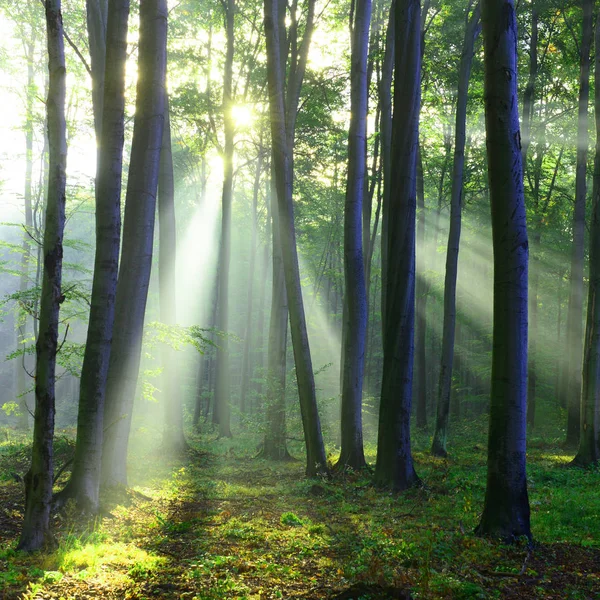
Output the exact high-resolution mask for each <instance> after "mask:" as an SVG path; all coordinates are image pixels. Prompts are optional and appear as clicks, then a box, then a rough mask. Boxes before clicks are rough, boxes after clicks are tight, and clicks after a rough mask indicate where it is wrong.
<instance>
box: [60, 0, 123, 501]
mask: <svg viewBox="0 0 600 600" xmlns="http://www.w3.org/2000/svg"><path fill="white" fill-rule="evenodd" d="M128 19H129V0H110V12H109V16H108V22H107V31H106V35H107V45H106V64H107V65H108V68H107V70H106V74H105V78H104V79H105V85H104V99H103V103H102V105H103V115H102V118H101V123H102V131H101V136H100V145H99V151H98V164H97V168H96V254H95V259H94V277H93V282H92V297H91V307H90V319H89V325H88V331H87V338H86V345H85V351H84V356H83V366H82V370H81V386H80V391H79V411H78V415H77V440H76V444H75V458H74V461H73V469H72V473H71V478H70V480H69V483H68V484H67V486H66V488H65V489H64V490H63V491H62V492H61V494H60V501H61V502H62V501H63V500H65V499H67V498H70V497H73V498H75V499H76V501H77V503H78V504H79V505H80V506H81V507H83V508H85V509H88V510H91V511H96V510H97V508H98V494H99V486H100V461H101V458H102V444H103V437H104V435H103V420H104V402H105V394H106V381H107V375H108V368H109V360H110V354H111V344H112V339H113V324H114V319H115V296H116V288H117V273H118V265H119V247H120V233H121V176H122V170H123V138H124V131H125V123H124V116H125V62H126V60H127V24H128Z"/></svg>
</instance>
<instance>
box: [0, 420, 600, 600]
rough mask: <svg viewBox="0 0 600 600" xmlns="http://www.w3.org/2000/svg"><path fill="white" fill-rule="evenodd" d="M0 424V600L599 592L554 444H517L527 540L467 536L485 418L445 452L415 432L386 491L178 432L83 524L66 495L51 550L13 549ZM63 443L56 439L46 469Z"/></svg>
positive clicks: (478, 499) (596, 513)
mask: <svg viewBox="0 0 600 600" xmlns="http://www.w3.org/2000/svg"><path fill="white" fill-rule="evenodd" d="M0 434H1V435H2V438H1V439H0V597H1V598H2V599H5V600H11V599H16V598H23V599H50V598H52V599H57V600H58V599H61V598H64V599H80V600H84V599H96V598H107V599H114V600H122V599H126V598H130V599H150V598H165V599H175V598H177V599H189V600H213V599H214V600H217V599H224V598H239V599H256V600H259V599H260V600H267V599H274V598H290V599H292V598H298V599H300V598H303V599H330V600H334V599H337V600H350V599H351V598H352V599H354V600H359V599H360V600H367V599H369V598H371V599H386V598H457V599H462V598H513V599H516V598H556V599H559V598H560V599H564V598H573V599H576V598H600V493H599V492H598V491H599V490H600V470H598V469H592V470H587V471H584V470H578V469H573V468H568V466H567V465H568V462H569V459H570V458H571V457H572V455H570V454H568V453H565V451H564V450H563V449H562V448H561V446H560V443H559V440H558V439H555V440H552V439H542V438H541V437H534V438H533V439H531V440H530V443H529V452H528V459H529V464H528V473H529V493H530V501H531V509H532V528H533V533H534V537H535V540H536V543H535V545H534V546H533V548H529V547H528V546H527V544H525V543H517V544H515V545H503V544H500V543H498V542H494V541H490V540H486V539H480V538H477V537H475V536H474V535H473V529H474V527H475V526H476V524H477V519H478V515H479V513H480V511H481V508H482V503H483V494H484V489H485V462H486V451H485V441H484V440H485V426H484V425H483V423H478V424H475V425H474V424H473V423H469V424H467V423H465V424H462V425H461V424H458V425H456V426H454V427H453V430H452V442H453V444H452V446H451V447H450V451H451V452H452V454H451V457H450V458H449V459H445V460H441V459H434V458H432V457H431V456H430V455H429V453H428V445H429V438H428V437H427V436H425V435H424V434H416V436H415V453H414V454H415V461H416V467H417V470H418V473H419V475H420V476H421V478H422V479H423V482H424V485H423V487H420V488H417V489H414V490H411V491H409V492H407V493H404V494H399V495H392V494H390V493H388V492H385V491H381V490H378V489H376V488H373V487H372V486H371V485H370V481H369V474H368V473H345V474H343V475H337V476H335V477H334V478H332V479H319V480H314V479H313V480H308V479H306V478H305V477H304V465H303V463H302V462H300V461H298V462H288V463H284V464H274V463H269V462H266V461H264V460H262V459H257V458H255V455H256V443H257V441H256V440H257V438H256V437H249V436H244V435H242V434H240V435H239V436H237V437H235V438H234V439H232V440H217V441H215V440H214V437H215V436H214V435H213V436H212V437H209V436H204V437H202V438H197V439H192V440H191V442H190V443H191V445H192V449H191V450H190V452H189V453H188V455H187V456H186V457H185V458H184V459H181V460H179V461H172V462H170V463H168V464H166V463H165V462H164V456H162V455H161V454H160V453H159V452H157V451H156V450H154V451H148V450H146V451H138V452H137V454H136V453H134V454H133V456H132V459H131V461H130V466H131V471H132V474H131V485H132V488H131V489H130V490H129V491H128V492H127V494H126V495H124V496H123V497H122V498H121V499H120V500H119V502H117V503H116V502H114V501H113V502H112V503H109V502H108V500H105V503H104V512H103V516H102V517H98V518H96V520H94V521H90V520H89V519H86V518H85V516H83V515H80V514H78V513H77V511H76V509H75V507H74V506H71V505H67V509H66V510H65V512H64V513H62V514H60V515H56V516H54V518H53V526H54V532H55V537H56V540H57V544H58V546H57V548H55V549H53V550H52V551H48V552H46V553H39V554H34V555H31V556H29V555H25V554H22V553H19V552H16V551H15V550H14V548H15V547H16V542H17V539H18V535H19V531H20V527H21V521H22V516H23V490H22V485H21V484H19V483H17V482H16V481H15V480H14V479H13V478H12V476H11V472H16V473H21V474H22V473H24V471H25V470H26V468H27V462H28V457H29V447H28V446H27V445H26V443H25V442H24V441H23V439H22V437H20V436H19V435H18V434H16V433H15V432H14V431H12V430H8V429H3V430H0ZM455 440H460V441H459V442H455ZM368 450H369V448H368ZM370 450H371V451H372V448H371V449H370ZM72 452H73V442H72V439H71V438H70V437H69V435H68V432H65V433H61V434H60V435H59V436H58V438H57V443H56V461H57V465H58V466H60V465H61V464H63V463H64V462H66V460H67V459H68V458H70V456H71V455H72ZM368 459H369V460H374V455H373V454H372V452H371V453H368ZM65 475H66V474H65ZM65 475H63V479H64V476H65ZM59 484H60V481H59Z"/></svg>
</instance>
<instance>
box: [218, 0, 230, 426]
mask: <svg viewBox="0 0 600 600" xmlns="http://www.w3.org/2000/svg"><path fill="white" fill-rule="evenodd" d="M223 6H224V8H225V30H226V34H227V50H226V54H225V71H224V75H223V123H224V130H225V147H224V149H223V195H222V201H221V206H222V216H221V245H220V246H219V309H218V312H217V328H218V329H220V330H221V331H222V332H223V333H224V334H226V335H224V336H223V337H222V338H221V339H220V340H219V343H218V348H217V362H216V385H215V404H214V408H213V411H215V412H216V416H217V420H218V423H219V437H231V424H230V421H231V408H230V404H229V400H230V398H229V396H230V393H231V390H230V386H229V379H230V376H231V375H230V372H229V340H228V337H227V333H228V330H229V265H230V262H231V205H232V201H233V152H234V133H235V131H234V127H235V124H234V122H233V116H232V114H231V110H232V107H233V51H234V35H235V33H234V25H235V20H234V14H235V0H226V2H224V3H223Z"/></svg>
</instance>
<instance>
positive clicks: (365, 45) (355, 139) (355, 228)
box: [338, 0, 371, 469]
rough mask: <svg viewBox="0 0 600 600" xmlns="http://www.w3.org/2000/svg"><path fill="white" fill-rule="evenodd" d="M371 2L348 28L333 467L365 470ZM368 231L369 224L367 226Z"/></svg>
mask: <svg viewBox="0 0 600 600" xmlns="http://www.w3.org/2000/svg"><path fill="white" fill-rule="evenodd" d="M370 22H371V0H356V5H355V7H354V22H353V26H352V57H351V70H350V114H351V116H350V131H349V134H348V183H347V187H346V202H345V210H344V275H345V282H346V294H345V297H344V321H343V324H342V327H343V328H344V330H345V335H343V336H342V337H343V349H344V354H343V360H342V364H343V374H342V444H341V453H340V459H339V462H338V467H351V468H353V469H361V468H362V467H364V466H365V464H366V463H365V455H364V450H363V434H362V391H363V390H362V386H363V374H364V364H365V342H366V340H365V337H366V329H367V290H366V284H365V265H364V260H363V247H362V226H363V223H362V218H363V206H362V205H363V199H364V196H365V189H366V188H365V178H366V166H367V108H368V107H367V96H368V94H367V53H368V49H369V25H370ZM367 227H369V230H370V226H369V225H367Z"/></svg>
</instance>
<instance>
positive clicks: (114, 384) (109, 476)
mask: <svg viewBox="0 0 600 600" xmlns="http://www.w3.org/2000/svg"><path fill="white" fill-rule="evenodd" d="M166 40H167V6H166V0H142V2H141V3H140V42H139V50H138V69H139V72H140V73H142V74H143V75H144V76H143V77H140V78H139V79H138V83H137V97H136V110H135V119H134V124H133V142H132V147H131V160H130V163H129V179H128V182H127V194H126V197H125V217H124V221H123V250H122V252H121V266H120V269H119V278H118V282H117V292H116V301H115V322H114V335H113V341H112V350H111V355H110V363H109V368H108V377H107V384H106V405H105V413H104V433H105V437H104V446H103V452H102V478H101V485H102V487H104V488H112V487H119V486H126V485H127V448H128V444H129V432H130V429H131V415H132V409H133V400H134V397H135V392H136V386H137V380H138V374H139V366H140V358H141V348H142V335H143V329H144V314H145V309H146V300H147V297H148V287H149V283H150V269H151V266H152V245H153V237H154V221H155V213H156V192H157V188H158V173H159V161H160V149H161V145H162V135H163V126H164V117H165V93H166V92H165V68H166Z"/></svg>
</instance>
